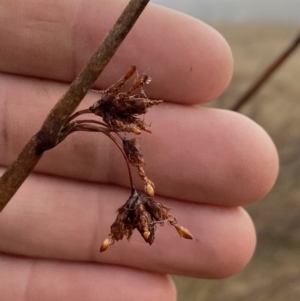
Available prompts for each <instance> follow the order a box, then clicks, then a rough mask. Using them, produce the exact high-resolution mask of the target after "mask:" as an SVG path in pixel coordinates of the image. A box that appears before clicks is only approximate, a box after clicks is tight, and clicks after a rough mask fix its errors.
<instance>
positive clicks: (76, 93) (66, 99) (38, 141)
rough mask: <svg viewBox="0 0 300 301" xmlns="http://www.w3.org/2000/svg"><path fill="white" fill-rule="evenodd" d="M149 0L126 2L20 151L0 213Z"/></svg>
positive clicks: (0, 191)
mask: <svg viewBox="0 0 300 301" xmlns="http://www.w3.org/2000/svg"><path fill="white" fill-rule="evenodd" d="M149 1H150V0H130V2H129V3H128V5H127V6H126V8H125V9H124V11H123V12H122V14H121V16H120V17H119V18H118V20H117V21H116V23H115V25H114V26H113V27H112V29H111V30H110V31H109V32H108V34H107V35H106V37H105V38H104V40H103V41H102V43H101V44H100V46H99V48H98V49H97V50H96V52H95V53H94V54H93V55H92V57H91V58H90V59H89V61H88V62H87V64H86V66H85V68H84V69H83V70H82V71H81V72H80V74H79V75H78V76H77V77H76V78H75V80H74V81H73V82H72V83H71V85H70V87H69V89H68V90H67V92H66V93H65V94H64V95H63V96H62V97H61V98H60V100H59V101H58V102H57V104H56V105H55V106H54V108H53V109H52V110H51V112H50V113H49V115H48V116H47V118H46V120H45V121H44V123H43V125H42V127H41V129H40V131H39V132H38V133H37V134H35V135H34V136H33V137H32V138H31V139H30V141H29V142H28V143H27V144H26V146H25V147H24V148H23V150H22V151H21V153H20V154H19V156H18V158H17V160H16V161H15V162H13V163H12V164H11V165H10V166H9V167H8V168H7V170H6V171H5V173H4V174H3V175H2V177H1V178H0V212H1V211H2V210H3V208H4V207H5V206H6V205H7V203H8V202H9V200H10V199H11V198H12V196H13V195H14V194H15V193H16V191H17V190H18V188H19V187H20V186H21V185H22V183H23V182H24V181H25V179H26V178H27V177H28V175H29V174H30V172H31V171H32V170H33V168H34V167H35V165H36V164H37V162H38V161H39V159H40V158H41V156H42V154H43V152H44V151H45V150H48V149H51V148H53V147H55V146H56V145H57V143H58V142H59V135H60V132H61V130H62V129H63V127H64V125H65V124H66V121H67V120H68V118H69V116H70V115H71V114H72V112H73V111H74V110H75V109H76V107H77V106H78V105H79V103H80V102H81V100H82V99H83V98H84V96H85V95H86V94H87V92H88V91H89V90H90V89H91V87H92V86H93V84H94V82H95V81H96V79H97V78H98V77H99V75H100V74H101V73H102V71H103V70H104V68H105V66H106V65H107V64H108V62H109V61H110V60H111V58H112V57H113V55H114V54H115V52H116V51H117V49H118V47H119V46H120V45H121V43H122V42H123V40H124V39H125V37H126V36H127V34H128V33H129V31H130V30H131V28H132V27H133V25H134V24H135V22H136V21H137V19H138V17H139V16H140V15H141V13H142V12H143V10H144V8H145V7H146V6H147V4H148V3H149Z"/></svg>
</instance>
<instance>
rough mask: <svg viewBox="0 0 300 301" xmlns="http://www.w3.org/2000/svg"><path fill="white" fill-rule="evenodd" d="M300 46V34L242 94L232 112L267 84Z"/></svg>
mask: <svg viewBox="0 0 300 301" xmlns="http://www.w3.org/2000/svg"><path fill="white" fill-rule="evenodd" d="M299 44H300V32H299V33H298V34H297V36H296V38H294V39H293V41H292V42H291V44H290V45H289V46H288V47H287V48H286V49H284V51H283V52H282V53H281V54H280V55H279V57H278V58H276V59H275V60H274V61H273V62H272V63H271V65H270V66H268V67H267V68H266V69H265V71H264V72H263V73H262V74H261V76H259V78H258V79H257V80H256V81H255V82H254V83H253V84H252V85H251V86H250V87H249V88H248V89H247V90H246V92H245V93H244V94H242V95H241V96H240V97H239V98H238V100H237V101H236V103H235V104H234V105H233V106H232V108H231V110H232V111H238V110H239V109H240V108H241V107H242V106H243V105H245V104H246V102H247V101H249V99H250V98H251V97H252V96H253V95H254V94H255V93H256V92H257V91H258V90H259V89H260V88H261V87H262V86H263V85H264V84H265V83H266V81H267V80H268V79H269V78H270V77H271V75H272V74H274V72H275V71H276V70H277V69H278V68H279V67H280V66H281V65H282V63H283V62H284V61H286V59H287V58H288V57H289V56H290V55H291V54H292V53H293V52H294V51H295V49H296V48H297V46H299Z"/></svg>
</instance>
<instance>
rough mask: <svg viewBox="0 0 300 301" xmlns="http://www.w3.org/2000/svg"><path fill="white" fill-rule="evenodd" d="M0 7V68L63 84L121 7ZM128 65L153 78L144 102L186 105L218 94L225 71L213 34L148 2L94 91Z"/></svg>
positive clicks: (93, 0)
mask: <svg viewBox="0 0 300 301" xmlns="http://www.w3.org/2000/svg"><path fill="white" fill-rule="evenodd" d="M1 4H2V5H1V7H2V9H1V12H0V26H1V28H2V30H1V32H0V39H1V41H2V44H1V48H0V56H1V58H2V59H1V62H0V70H1V71H3V72H8V73H14V74H22V75H30V76H36V77H43V78H48V79H53V80H58V81H66V82H69V81H72V80H73V79H74V78H75V76H76V75H77V74H78V73H79V71H80V70H81V69H82V68H83V66H84V65H85V63H86V62H87V60H88V58H89V57H90V56H91V54H92V53H93V52H94V51H95V49H96V48H97V46H98V45H99V43H100V41H101V40H102V39H103V37H104V36H105V34H106V33H107V32H108V30H109V29H110V27H111V26H112V25H113V23H114V22H115V20H116V19H117V17H118V16H119V15H120V14H121V12H122V10H123V8H124V7H125V4H126V3H125V2H124V1H116V0H115V1H108V0H102V1H99V0H87V1H71V2H70V1H67V0H62V1H53V0H45V1H43V2H37V1H36V0H28V1H26V5H24V2H23V1H21V0H15V1H10V0H2V1H1ZM133 64H134V65H137V66H138V69H139V70H140V72H146V73H147V74H149V75H150V76H151V77H153V78H155V81H154V82H153V84H151V86H150V87H149V89H147V94H149V96H150V97H152V98H163V99H167V100H172V101H174V102H181V103H189V104H192V103H201V102H205V101H208V100H210V99H213V98H215V97H216V96H218V95H219V94H220V93H221V92H222V91H223V90H224V89H225V87H226V86H227V84H228V82H229V80H230V78H231V72H232V58H231V53H230V50H229V47H228V45H227V44H226V42H225V41H224V39H223V38H222V37H221V36H220V35H219V34H218V33H217V32H216V31H215V30H213V29H212V28H210V27H209V26H207V25H206V24H204V23H202V22H200V21H198V20H196V19H194V18H191V17H189V16H186V15H183V14H181V13H178V12H175V11H172V10H169V9H166V8H162V7H159V6H156V5H152V4H150V5H149V6H148V7H147V8H146V10H145V12H144V13H143V14H142V16H141V17H140V19H139V20H138V21H137V23H136V25H135V26H134V28H133V30H132V31H131V32H130V34H129V35H128V37H127V38H126V39H125V42H124V43H123V44H122V45H121V47H120V49H119V50H118V51H117V53H116V55H115V57H114V58H113V59H112V61H111V62H110V64H109V66H108V68H107V69H106V71H105V72H104V73H103V76H101V78H100V80H98V81H97V83H96V87H97V88H101V87H107V86H108V85H110V84H111V83H112V82H114V81H115V78H116V77H118V76H119V75H120V74H122V73H123V72H124V70H126V68H127V67H128V66H129V65H133ZM182 82H184V87H185V88H184V89H183V88H182V86H183V85H182ZM166 83H167V84H166Z"/></svg>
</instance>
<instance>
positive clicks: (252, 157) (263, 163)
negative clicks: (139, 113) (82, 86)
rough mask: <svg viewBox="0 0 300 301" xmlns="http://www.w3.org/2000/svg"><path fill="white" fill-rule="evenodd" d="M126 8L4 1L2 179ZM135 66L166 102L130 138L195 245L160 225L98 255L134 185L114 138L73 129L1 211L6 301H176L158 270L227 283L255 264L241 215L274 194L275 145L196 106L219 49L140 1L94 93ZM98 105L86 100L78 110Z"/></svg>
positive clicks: (202, 33) (206, 90)
mask: <svg viewBox="0 0 300 301" xmlns="http://www.w3.org/2000/svg"><path fill="white" fill-rule="evenodd" d="M126 3H127V1H116V0H115V1H109V0H106V1H104V0H103V1H99V0H88V1H67V0H60V1H55V0H43V1H40V0H28V1H26V2H24V1H21V0H14V1H11V0H1V1H0V7H1V10H0V27H1V31H0V41H1V47H0V57H1V60H0V70H1V71H2V73H1V74H0V93H1V97H0V114H1V116H0V164H1V168H0V169H1V172H3V171H4V170H5V167H6V166H7V165H8V164H9V163H10V162H12V160H14V159H15V158H16V156H17V154H18V153H19V151H20V150H21V148H22V147H23V146H24V144H25V143H26V141H28V139H29V138H30V137H31V136H32V135H33V133H35V132H36V131H37V130H38V129H39V128H40V126H41V124H42V122H43V120H44V119H45V117H46V115H47V113H48V112H49V110H50V109H51V108H52V107H53V105H54V103H55V102H56V101H57V99H59V97H60V96H61V95H62V93H64V91H65V90H66V89H67V86H68V83H69V82H70V81H71V80H72V79H73V78H74V77H75V75H76V74H77V73H78V72H79V70H80V69H81V68H82V67H83V66H84V64H85V62H86V61H87V59H88V58H89V56H90V55H91V53H92V52H93V51H94V49H95V48H96V47H97V45H98V44H99V41H101V39H102V38H103V36H104V35H105V33H106V32H107V31H108V29H109V28H110V27H111V26H112V24H113V22H114V20H115V19H116V18H117V17H118V15H119V14H120V13H121V11H122V9H123V8H124V7H125V5H126ZM133 64H134V65H136V66H137V67H138V70H139V71H140V73H142V72H146V73H147V74H149V75H150V76H151V77H152V78H153V81H152V82H151V84H150V85H149V86H146V87H145V91H146V93H147V95H148V97H150V98H153V99H164V100H165V103H164V104H163V105H160V106H158V107H155V108H153V109H151V110H150V111H149V113H147V115H146V117H145V118H146V121H147V123H148V124H151V130H152V132H153V134H152V135H150V134H147V133H145V134H143V135H142V139H141V140H139V143H140V144H141V145H142V151H143V153H144V157H145V161H146V172H147V174H148V176H149V177H150V178H151V179H152V180H153V181H154V182H155V184H156V199H157V200H158V201H159V202H162V203H163V204H164V205H166V206H168V207H170V208H172V209H171V210H172V211H171V212H172V214H174V215H175V216H176V218H177V220H178V222H179V224H180V225H183V226H185V227H187V228H188V229H189V230H190V231H191V232H192V233H193V235H194V239H193V240H185V239H180V238H179V237H178V234H177V233H176V231H175V230H174V229H173V228H172V227H171V226H169V225H165V226H164V227H159V226H158V227H157V231H156V239H155V242H154V244H153V245H152V246H151V247H150V246H149V245H147V244H145V242H144V241H143V240H142V238H141V237H140V236H139V235H138V233H134V235H133V237H132V238H131V240H130V242H127V241H126V240H125V241H121V242H118V243H116V244H115V245H113V246H111V247H110V248H109V249H108V250H107V251H105V252H104V253H99V247H100V244H101V243H102V241H103V240H104V239H105V237H107V235H108V233H109V227H110V225H111V223H112V222H113V220H114V218H115V210H116V209H117V208H118V207H120V206H121V205H122V204H123V203H124V202H125V200H126V199H127V198H128V196H129V193H130V192H129V190H128V185H129V181H128V176H127V171H126V168H125V163H123V160H122V156H121V155H120V153H119V152H118V150H117V148H116V147H115V146H114V145H113V144H112V142H111V141H109V139H107V138H106V137H104V136H103V135H100V134H95V133H76V134H73V135H71V136H70V137H68V138H67V139H66V140H65V141H64V142H63V143H62V144H61V145H59V146H58V147H56V148H55V149H54V150H51V151H50V152H47V153H46V154H45V155H44V157H43V158H42V160H41V161H40V163H39V164H38V166H37V167H36V170H35V171H36V172H35V173H33V174H32V175H31V176H30V177H29V178H28V179H27V180H26V182H25V183H24V185H23V186H22V187H21V188H20V190H19V191H18V192H17V194H16V195H15V196H14V198H13V199H12V201H11V202H10V203H9V205H8V206H7V207H6V208H5V209H4V211H3V212H2V213H1V214H0V252H1V253H0V254H1V255H0V291H1V300H4V301H5V300H32V301H34V300H56V301H57V300H99V298H100V300H116V299H118V300H144V301H146V300H175V299H176V293H175V289H174V285H173V283H172V281H171V279H170V278H169V276H167V274H169V273H174V274H180V275H187V276H193V277H206V278H222V277H226V276H229V275H232V274H234V273H236V272H238V271H239V270H241V269H242V268H243V267H244V266H245V265H246V264H247V263H248V262H249V260H250V259H251V256H252V254H253V251H254V248H255V243H256V238H255V229H254V226H253V224H252V221H251V219H250V217H249V216H248V214H247V213H246V211H245V210H244V209H242V208H241V207H240V206H243V205H246V204H251V203H253V202H256V201H258V200H259V199H261V198H262V197H264V196H265V195H266V194H267V193H268V191H269V190H270V189H271V188H272V186H273V184H274V182H275V179H276V176H277V173H278V157H277V152H276V149H275V147H274V145H273V143H272V141H271V139H270V138H269V137H268V135H267V134H266V133H265V132H264V130H263V129H262V128H261V127H259V126H258V125H257V124H255V123H254V122H253V121H251V120H249V119H248V118H246V117H245V116H242V115H239V114H236V113H233V112H229V111H225V110H219V109H211V108H201V107H199V106H197V107H196V106H195V105H196V104H201V103H204V102H207V101H209V100H211V99H213V98H215V97H217V96H218V95H220V93H222V91H224V89H225V88H226V86H227V85H228V83H229V81H230V78H231V74H232V56H231V52H230V49H229V47H228V45H227V44H226V42H225V41H224V39H223V38H222V37H221V36H220V35H219V34H218V33H217V32H216V31H215V30H214V29H212V28H210V27H209V26H207V25H206V24H204V23H202V22H200V21H198V20H195V19H193V18H191V17H188V16H185V15H183V14H180V13H177V12H174V11H171V10H168V9H165V8H161V7H158V6H155V5H149V6H148V7H147V9H146V11H145V12H144V13H143V15H142V16H141V18H140V19H139V20H138V22H137V24H136V26H135V27H134V29H133V30H132V32H131V33H130V34H129V36H128V38H127V39H126V41H125V42H124V43H123V44H122V46H121V47H120V49H119V51H118V52H117V54H116V56H115V57H114V58H113V60H112V61H111V62H110V64H109V66H108V67H107V69H106V70H105V72H104V73H103V75H102V76H101V77H100V79H99V80H98V81H97V83H96V86H95V88H97V89H101V88H105V87H108V86H110V85H111V84H112V83H114V82H116V80H118V79H119V78H120V77H121V76H122V75H123V74H124V73H125V72H126V70H127V69H128V67H129V66H131V65H133ZM98 97H99V96H98V95H97V94H96V93H94V92H90V93H89V94H88V95H87V97H86V98H85V100H84V101H83V103H82V106H81V107H80V109H82V108H87V107H88V106H90V105H91V104H92V103H93V102H94V101H96V100H97V99H98ZM136 182H138V181H136ZM139 185H140V186H139ZM136 186H137V187H138V188H141V187H142V186H141V184H137V185H136ZM116 287H117V288H118V290H116Z"/></svg>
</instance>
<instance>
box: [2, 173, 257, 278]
mask: <svg viewBox="0 0 300 301" xmlns="http://www.w3.org/2000/svg"><path fill="white" fill-rule="evenodd" d="M129 193H130V192H129V190H128V189H123V188H118V187H116V186H109V185H99V184H90V183H87V182H78V181H70V180H66V179H62V178H55V177H50V176H41V175H31V176H30V178H29V179H27V181H26V182H25V184H24V185H23V186H22V187H21V188H20V190H19V191H18V192H17V194H16V195H15V196H14V198H13V199H12V200H11V202H10V203H9V204H8V206H7V207H6V208H5V210H4V211H3V212H2V213H1V216H0V237H1V239H0V251H2V252H5V253H12V254H18V255H25V256H34V257H42V258H54V259H65V260H77V261H97V262H102V263H110V264H117V265H122V266H127V267H132V268H138V269H144V270H149V271H153V272H160V273H172V274H181V275H188V276H194V277H209V278H219V277H225V276H228V275H232V274H233V273H236V272H237V271H239V270H240V269H242V268H243V267H244V266H245V265H246V263H247V262H248V261H249V259H250V258H251V256H252V254H253V250H254V246H255V232H254V229H253V225H252V222H251V220H250V218H249V216H248V215H247V214H246V213H245V212H244V211H243V210H242V209H240V208H228V207H221V206H209V205H200V204H196V203H190V202H186V203H185V202H179V201H176V200H172V199H164V198H160V197H157V198H156V200H157V201H159V202H162V203H163V204H164V205H165V206H167V207H170V208H171V213H172V214H173V215H174V216H175V217H176V218H177V220H178V223H179V224H180V225H182V226H184V227H187V228H188V229H189V230H190V231H191V232H192V234H193V235H194V239H193V240H185V239H180V237H179V236H178V233H177V232H176V231H175V229H174V228H173V227H171V226H169V225H168V224H165V226H164V227H159V226H158V227H157V230H156V238H155V241H154V243H153V244H152V246H151V247H150V246H149V245H148V244H146V243H145V242H144V241H143V239H142V238H141V237H140V235H139V233H137V231H135V233H134V234H133V236H132V238H131V239H130V242H128V241H126V239H124V241H120V242H117V243H115V245H113V246H111V247H110V248H109V249H108V250H107V251H106V252H104V253H99V248H100V245H101V243H102V241H103V240H104V239H105V238H106V237H107V235H108V233H109V228H110V225H111V224H112V222H113V221H114V220H115V218H116V210H117V208H119V207H120V206H121V205H122V204H123V203H125V201H126V200H127V199H128V197H129Z"/></svg>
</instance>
